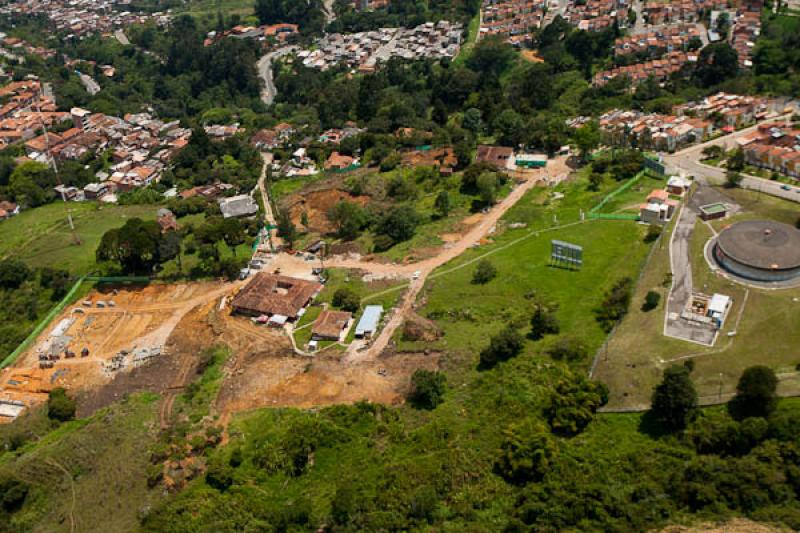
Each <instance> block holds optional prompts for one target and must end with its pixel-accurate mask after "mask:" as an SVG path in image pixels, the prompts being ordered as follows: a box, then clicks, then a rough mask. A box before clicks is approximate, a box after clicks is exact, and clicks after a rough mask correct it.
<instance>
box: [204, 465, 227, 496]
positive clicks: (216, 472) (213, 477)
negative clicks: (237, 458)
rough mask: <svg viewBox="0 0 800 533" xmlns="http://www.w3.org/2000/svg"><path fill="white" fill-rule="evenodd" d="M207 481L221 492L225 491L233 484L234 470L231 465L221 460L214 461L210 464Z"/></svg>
mask: <svg viewBox="0 0 800 533" xmlns="http://www.w3.org/2000/svg"><path fill="white" fill-rule="evenodd" d="M206 483H208V485H209V486H210V487H213V488H215V489H217V490H218V491H220V492H225V491H226V490H228V488H229V487H230V486H231V485H233V471H232V469H231V467H230V466H229V465H227V464H225V463H223V462H221V461H213V462H211V464H209V465H208V471H207V472H206Z"/></svg>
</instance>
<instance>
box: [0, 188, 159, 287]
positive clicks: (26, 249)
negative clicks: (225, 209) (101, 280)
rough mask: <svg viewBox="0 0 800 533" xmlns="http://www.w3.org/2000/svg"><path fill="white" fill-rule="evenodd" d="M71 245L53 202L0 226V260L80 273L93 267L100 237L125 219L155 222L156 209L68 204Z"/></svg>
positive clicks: (62, 216) (62, 213) (59, 210)
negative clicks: (72, 228)
mask: <svg viewBox="0 0 800 533" xmlns="http://www.w3.org/2000/svg"><path fill="white" fill-rule="evenodd" d="M69 208H70V210H71V212H72V219H73V221H74V223H75V231H76V233H77V234H78V237H79V238H80V239H81V244H80V245H75V244H74V243H73V240H72V233H71V232H70V229H69V225H68V223H67V220H66V218H67V217H66V213H65V211H64V204H63V203H61V202H56V203H52V204H48V205H44V206H41V207H37V208H35V209H29V210H27V211H23V212H22V213H20V214H19V215H18V216H16V217H14V218H12V219H9V220H6V221H5V222H3V223H2V231H3V238H2V240H0V257H16V258H17V259H21V260H23V261H25V262H26V263H28V264H29V265H31V266H34V267H40V266H50V267H55V268H63V269H66V270H69V271H70V272H71V273H73V274H83V273H86V272H88V271H90V270H91V269H92V267H94V264H95V250H96V249H97V246H98V244H100V239H101V237H102V236H103V234H104V233H105V232H106V231H108V230H110V229H112V228H117V227H120V226H122V225H123V224H125V221H126V220H127V219H129V218H134V217H139V218H143V219H155V217H156V211H157V210H158V206H155V205H133V206H113V205H103V204H98V203H96V202H71V203H70V204H69Z"/></svg>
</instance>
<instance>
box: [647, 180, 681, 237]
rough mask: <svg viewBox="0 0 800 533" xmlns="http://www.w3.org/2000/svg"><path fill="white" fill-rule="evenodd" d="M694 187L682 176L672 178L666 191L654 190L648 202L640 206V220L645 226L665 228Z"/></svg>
mask: <svg viewBox="0 0 800 533" xmlns="http://www.w3.org/2000/svg"><path fill="white" fill-rule="evenodd" d="M691 186H692V182H691V181H689V180H688V179H686V178H684V177H682V176H671V177H670V178H669V179H668V180H667V186H666V187H665V188H664V189H654V190H653V191H651V192H650V194H648V195H647V200H645V202H644V203H643V204H641V205H640V206H639V220H640V221H641V222H642V223H644V224H655V225H658V226H663V225H664V224H666V223H667V222H669V221H670V220H672V216H673V215H674V214H675V210H676V209H677V208H678V206H679V205H680V200H679V199H677V198H682V197H683V196H684V195H685V194H686V193H687V192H688V191H689V188H690V187H691Z"/></svg>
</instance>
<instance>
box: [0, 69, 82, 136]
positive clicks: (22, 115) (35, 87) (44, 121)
mask: <svg viewBox="0 0 800 533" xmlns="http://www.w3.org/2000/svg"><path fill="white" fill-rule="evenodd" d="M69 119H70V115H69V113H65V112H61V111H57V108H56V104H55V102H53V101H52V100H51V99H49V98H47V97H46V96H45V95H44V94H43V91H42V84H41V82H40V81H39V80H35V79H32V80H23V81H16V82H12V83H9V84H6V85H4V86H3V87H0V150H3V149H4V148H6V147H7V146H8V145H10V144H14V143H17V142H21V141H26V140H29V139H32V138H34V136H35V135H36V132H37V131H39V130H41V129H42V128H43V127H50V126H53V125H54V124H60V123H62V122H65V121H68V120H69Z"/></svg>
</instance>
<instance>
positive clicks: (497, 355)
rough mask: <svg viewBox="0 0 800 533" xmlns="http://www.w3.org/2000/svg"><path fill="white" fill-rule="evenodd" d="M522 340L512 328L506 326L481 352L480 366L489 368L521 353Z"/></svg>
mask: <svg viewBox="0 0 800 533" xmlns="http://www.w3.org/2000/svg"><path fill="white" fill-rule="evenodd" d="M522 345H523V338H522V335H520V334H519V332H517V330H516V329H514V328H513V327H512V326H508V327H507V328H506V329H504V330H502V331H501V332H500V333H498V334H497V335H494V336H493V337H492V338H491V339H490V340H489V346H487V347H486V348H484V349H483V351H481V355H480V366H481V367H482V368H491V367H493V366H495V365H496V364H497V363H500V362H502V361H506V360H508V359H511V358H512V357H514V356H515V355H517V354H518V353H519V352H520V351H522Z"/></svg>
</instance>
